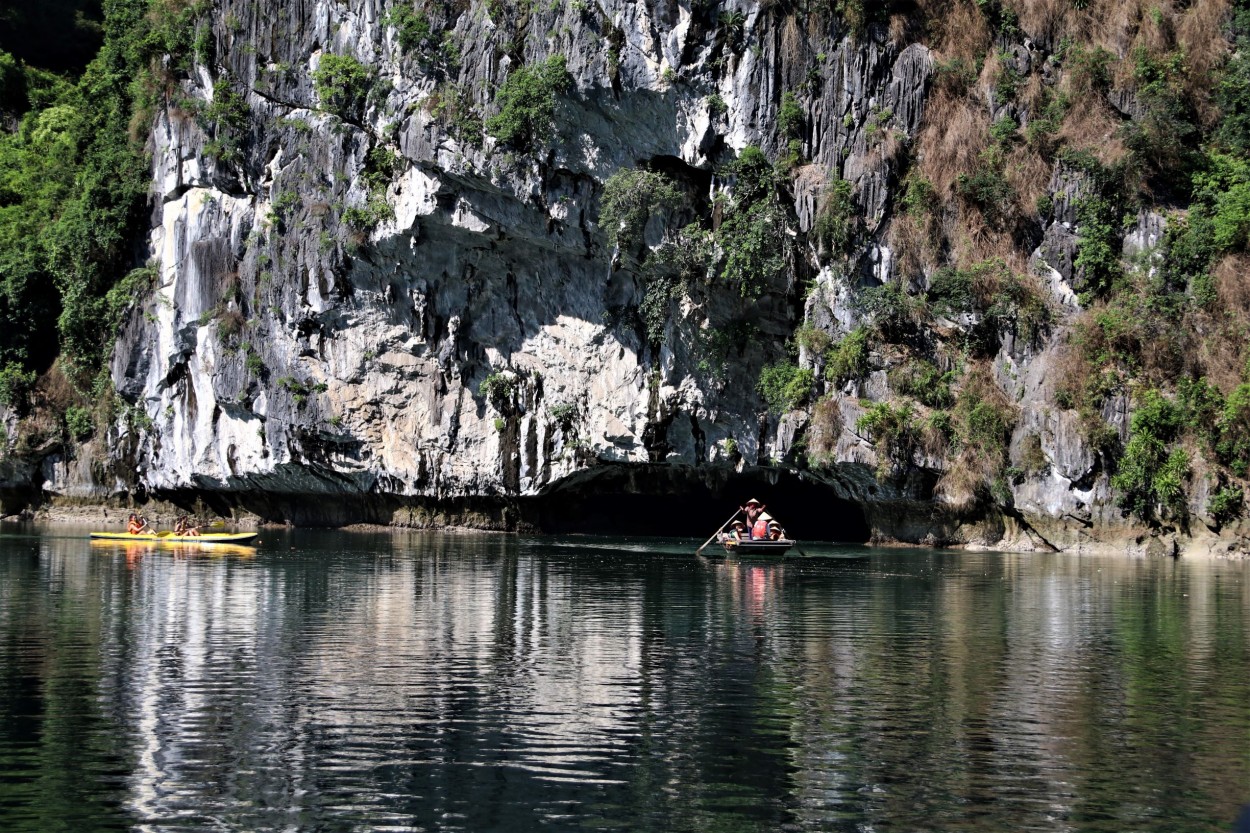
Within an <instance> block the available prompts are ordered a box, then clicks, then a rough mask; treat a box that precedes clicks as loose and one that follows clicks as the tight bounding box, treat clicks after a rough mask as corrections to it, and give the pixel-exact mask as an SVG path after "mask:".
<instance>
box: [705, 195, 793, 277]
mask: <svg viewBox="0 0 1250 833" xmlns="http://www.w3.org/2000/svg"><path fill="white" fill-rule="evenodd" d="M717 239H718V240H719V242H720V244H721V246H722V248H723V249H724V252H725V261H724V268H723V272H722V274H723V275H724V277H725V280H727V281H728V282H729V283H730V284H731V285H733V286H736V287H738V292H739V293H740V294H741V295H742V297H744V298H748V297H756V296H758V295H760V294H762V293H763V291H764V290H765V289H766V288H767V287H768V286H769V285H771V284H773V283H775V282H777V281H779V280H781V279H782V278H783V277H784V276H785V274H786V267H787V265H788V262H789V261H788V258H787V249H786V246H785V242H786V240H787V236H786V217H785V214H784V213H783V211H782V208H781V206H779V205H777V204H775V203H772V202H759V203H756V204H754V205H751V206H749V207H748V208H746V209H745V210H742V211H736V212H734V213H733V214H732V215H731V216H730V217H729V219H728V220H726V221H725V222H724V223H723V224H722V225H721V228H720V232H719V233H718V235H717Z"/></svg>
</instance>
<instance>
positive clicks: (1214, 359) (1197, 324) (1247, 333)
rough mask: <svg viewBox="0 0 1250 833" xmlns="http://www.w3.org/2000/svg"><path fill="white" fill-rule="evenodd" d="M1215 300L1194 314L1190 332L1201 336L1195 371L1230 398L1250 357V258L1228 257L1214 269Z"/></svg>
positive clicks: (1240, 255) (1242, 255) (1195, 351)
mask: <svg viewBox="0 0 1250 833" xmlns="http://www.w3.org/2000/svg"><path fill="white" fill-rule="evenodd" d="M1211 275H1212V277H1213V278H1214V281H1215V292H1216V299H1217V300H1216V301H1215V303H1214V304H1213V305H1212V310H1211V311H1210V312H1208V311H1202V312H1199V313H1195V314H1194V316H1193V317H1192V321H1191V322H1190V325H1191V329H1192V330H1193V331H1194V333H1195V334H1196V335H1197V336H1198V337H1200V339H1201V340H1200V341H1199V342H1198V345H1197V347H1196V349H1195V350H1194V353H1195V354H1196V359H1195V361H1196V364H1197V368H1196V372H1197V373H1200V374H1201V375H1204V376H1206V377H1207V379H1208V380H1209V381H1210V382H1211V384H1213V385H1215V386H1216V387H1217V388H1219V389H1220V391H1221V392H1222V393H1224V394H1225V395H1228V393H1229V392H1230V391H1232V389H1233V388H1235V387H1237V386H1238V385H1239V384H1241V382H1242V378H1243V373H1244V371H1245V367H1246V360H1247V358H1250V350H1248V349H1247V346H1248V344H1250V256H1247V255H1244V254H1238V255H1228V256H1226V257H1225V258H1224V259H1222V260H1221V261H1220V262H1219V263H1217V264H1215V266H1214V267H1212V269H1211Z"/></svg>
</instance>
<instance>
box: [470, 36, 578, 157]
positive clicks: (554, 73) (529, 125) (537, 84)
mask: <svg viewBox="0 0 1250 833" xmlns="http://www.w3.org/2000/svg"><path fill="white" fill-rule="evenodd" d="M569 83H570V79H569V73H568V70H567V69H566V68H565V60H564V56H563V55H553V56H552V57H550V58H548V59H547V60H546V61H544V62H543V63H541V64H538V65H537V66H533V67H520V68H518V69H516V70H514V71H513V72H512V74H511V75H509V76H508V78H507V80H506V81H504V83H503V86H501V87H500V88H499V92H498V94H497V95H496V96H495V102H496V104H498V105H499V112H498V113H496V114H495V115H493V116H491V117H490V118H489V119H487V120H486V132H487V133H489V134H490V135H492V136H494V137H495V138H496V139H498V140H499V141H500V142H501V143H502V144H504V145H508V146H510V147H513V148H515V149H517V150H520V151H526V152H529V151H534V150H537V149H538V148H539V147H541V146H543V145H546V144H548V143H550V142H551V140H552V139H553V137H554V134H555V111H556V96H557V95H559V94H561V93H563V92H564V91H565V90H566V89H567V88H568V86H569Z"/></svg>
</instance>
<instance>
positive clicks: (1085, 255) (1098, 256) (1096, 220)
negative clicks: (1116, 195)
mask: <svg viewBox="0 0 1250 833" xmlns="http://www.w3.org/2000/svg"><path fill="white" fill-rule="evenodd" d="M1116 219H1117V212H1116V207H1115V206H1114V205H1113V204H1112V203H1111V201H1110V200H1108V199H1105V198H1103V197H1098V196H1094V197H1087V198H1085V199H1083V200H1080V201H1079V202H1078V203H1077V205H1076V222H1077V250H1076V251H1077V254H1076V261H1075V264H1074V265H1075V266H1076V268H1077V271H1078V272H1079V274H1080V276H1081V281H1082V283H1081V286H1082V292H1083V295H1084V296H1085V298H1086V299H1089V298H1092V297H1097V296H1100V295H1104V294H1106V292H1107V291H1108V290H1109V289H1110V288H1111V287H1112V285H1114V283H1115V282H1116V281H1117V280H1118V279H1119V277H1120V276H1121V275H1122V274H1123V273H1124V268H1123V266H1122V265H1121V263H1120V250H1121V247H1120V236H1119V234H1118V233H1117V229H1116Z"/></svg>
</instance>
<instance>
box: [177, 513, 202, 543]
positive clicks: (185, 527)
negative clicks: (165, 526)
mask: <svg viewBox="0 0 1250 833" xmlns="http://www.w3.org/2000/svg"><path fill="white" fill-rule="evenodd" d="M174 534H175V535H185V536H190V537H192V538H194V537H195V536H197V535H199V534H200V528H199V527H198V526H191V525H190V524H189V522H188V521H187V516H186V515H179V516H178V520H176V521H174Z"/></svg>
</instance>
